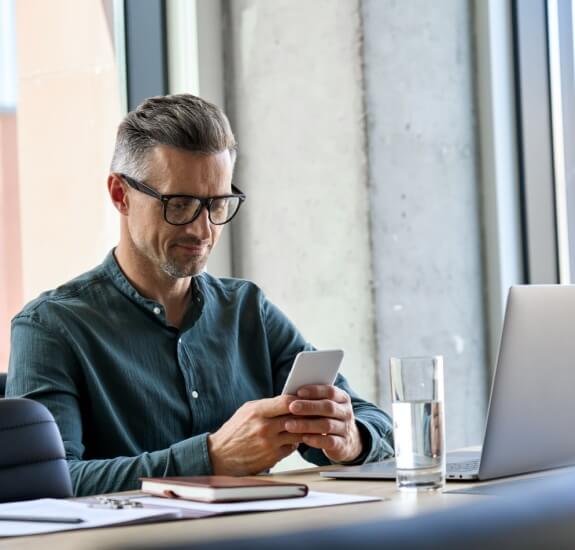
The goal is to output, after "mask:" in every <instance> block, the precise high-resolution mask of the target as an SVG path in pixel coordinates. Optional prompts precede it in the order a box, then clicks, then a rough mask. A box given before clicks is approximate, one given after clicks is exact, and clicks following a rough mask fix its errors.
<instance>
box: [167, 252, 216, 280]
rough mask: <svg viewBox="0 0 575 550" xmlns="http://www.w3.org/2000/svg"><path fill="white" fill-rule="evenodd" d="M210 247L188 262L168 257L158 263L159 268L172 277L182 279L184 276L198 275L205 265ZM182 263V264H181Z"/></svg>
mask: <svg viewBox="0 0 575 550" xmlns="http://www.w3.org/2000/svg"><path fill="white" fill-rule="evenodd" d="M210 250H211V248H210V249H208V251H207V253H206V254H204V255H203V256H198V257H197V258H194V259H193V260H190V261H188V262H185V264H184V262H181V261H178V260H177V259H176V258H174V257H168V258H167V259H166V260H165V261H164V262H163V263H161V264H160V268H161V269H162V271H163V272H164V273H166V274H167V275H169V276H170V277H173V278H174V279H182V278H185V277H195V276H196V275H199V274H200V273H201V272H202V271H203V270H204V269H205V267H206V264H207V263H208V257H209V254H210ZM182 264H184V265H182Z"/></svg>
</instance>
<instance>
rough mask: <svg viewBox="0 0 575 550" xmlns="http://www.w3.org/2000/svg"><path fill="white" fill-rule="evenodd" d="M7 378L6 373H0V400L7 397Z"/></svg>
mask: <svg viewBox="0 0 575 550" xmlns="http://www.w3.org/2000/svg"><path fill="white" fill-rule="evenodd" d="M6 376H7V374H6V373H5V372H0V398H2V397H4V396H5V395H6Z"/></svg>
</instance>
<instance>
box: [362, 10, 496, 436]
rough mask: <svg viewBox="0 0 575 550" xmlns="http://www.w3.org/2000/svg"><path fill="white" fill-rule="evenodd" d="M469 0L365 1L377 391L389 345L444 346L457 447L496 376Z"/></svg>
mask: <svg viewBox="0 0 575 550" xmlns="http://www.w3.org/2000/svg"><path fill="white" fill-rule="evenodd" d="M470 4H471V3H470V2H463V1H461V0H442V1H441V2H428V1H426V0H409V1H408V2H396V1H392V0H364V1H363V4H362V11H363V22H364V33H365V69H364V70H365V82H366V111H367V118H368V140H369V172H370V182H371V201H372V202H371V204H372V224H373V251H372V254H373V262H374V273H375V279H376V305H377V348H378V359H379V371H380V380H381V385H380V393H379V400H380V402H381V403H388V402H389V384H388V379H389V376H388V370H387V360H388V358H389V356H391V355H399V356H401V355H419V354H426V355H427V354H443V355H444V357H445V362H446V364H445V366H446V414H447V424H448V426H447V436H448V437H447V441H448V447H455V446H460V445H466V444H471V443H478V442H480V440H481V436H482V431H483V422H484V414H485V402H486V387H487V384H486V369H485V367H486V365H485V342H484V315H485V313H484V308H483V277H482V263H481V241H480V216H479V190H478V181H479V180H478V177H477V171H478V151H477V143H476V127H475V117H476V113H475V98H474V85H475V83H474V49H473V26H472V19H471V14H472V7H471V5H470Z"/></svg>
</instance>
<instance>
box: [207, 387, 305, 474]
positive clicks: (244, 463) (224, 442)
mask: <svg viewBox="0 0 575 550" xmlns="http://www.w3.org/2000/svg"><path fill="white" fill-rule="evenodd" d="M296 399H297V398H296V397H294V396H293V395H279V396H277V397H273V398H271V399H260V400H258V401H248V402H247V403H244V404H243V405H242V406H241V407H240V408H239V409H238V410H237V411H236V412H235V413H234V415H233V416H232V417H231V418H230V419H229V420H228V421H227V422H226V423H225V424H224V425H223V426H222V427H221V428H220V429H219V430H218V431H217V432H215V433H213V434H210V435H209V436H208V450H209V453H210V460H211V462H212V470H213V472H214V474H216V475H249V474H257V473H259V472H261V471H263V470H266V469H267V468H271V467H272V466H273V465H274V464H276V463H277V462H279V461H280V460H281V459H282V458H285V457H286V456H288V455H290V454H291V453H292V452H293V451H295V450H296V449H297V447H298V445H299V444H300V443H301V441H302V437H301V435H300V434H298V433H293V434H292V433H288V432H287V431H286V428H285V424H286V421H287V420H288V419H290V418H293V417H292V416H291V415H290V413H289V405H290V403H292V402H293V401H295V400H296Z"/></svg>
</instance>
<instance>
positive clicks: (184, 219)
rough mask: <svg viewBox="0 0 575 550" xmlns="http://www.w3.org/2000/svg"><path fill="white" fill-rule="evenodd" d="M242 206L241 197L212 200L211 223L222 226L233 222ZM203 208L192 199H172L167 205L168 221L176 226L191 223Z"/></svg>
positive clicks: (198, 202) (196, 200)
mask: <svg viewBox="0 0 575 550" xmlns="http://www.w3.org/2000/svg"><path fill="white" fill-rule="evenodd" d="M239 206H240V199H239V197H222V198H219V199H212V201H211V202H210V205H209V208H208V214H209V218H210V222H212V223H213V224H215V225H221V224H224V223H226V222H228V221H229V220H231V219H232V218H233V217H234V215H235V213H236V211H237V209H238V208H239ZM201 208H202V203H201V201H199V200H198V199H195V198H192V197H172V198H170V199H169V200H168V201H167V203H166V221H168V222H169V223H173V224H175V225H183V224H186V223H190V222H191V221H192V220H193V219H194V218H195V217H196V216H197V215H198V214H199V211H200V209H201Z"/></svg>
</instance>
